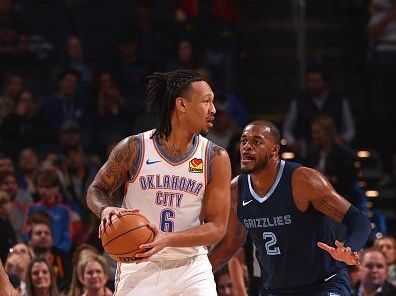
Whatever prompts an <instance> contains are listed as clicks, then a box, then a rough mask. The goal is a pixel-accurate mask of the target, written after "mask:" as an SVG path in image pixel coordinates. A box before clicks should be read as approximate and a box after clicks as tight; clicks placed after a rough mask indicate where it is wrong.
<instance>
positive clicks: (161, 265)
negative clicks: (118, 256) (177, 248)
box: [114, 255, 217, 296]
mask: <svg viewBox="0 0 396 296" xmlns="http://www.w3.org/2000/svg"><path fill="white" fill-rule="evenodd" d="M114 295H115V296H137V295H139V296H146V295H147V296H216V295H217V292H216V284H215V281H214V277H213V273H212V266H211V264H210V262H209V259H208V257H207V255H199V256H195V257H191V258H186V259H180V260H167V261H165V260H162V261H149V262H143V263H139V264H135V263H129V264H126V263H123V264H120V265H119V268H118V269H117V274H116V286H115V292H114Z"/></svg>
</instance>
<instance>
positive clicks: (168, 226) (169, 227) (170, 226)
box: [160, 209, 175, 232]
mask: <svg viewBox="0 0 396 296" xmlns="http://www.w3.org/2000/svg"><path fill="white" fill-rule="evenodd" d="M174 218H175V212H174V211H173V210H171V209H164V210H162V211H161V217H160V225H161V230H162V231H163V232H173V230H174V223H175V222H174Z"/></svg>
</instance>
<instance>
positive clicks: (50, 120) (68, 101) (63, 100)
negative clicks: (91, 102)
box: [40, 69, 85, 137]
mask: <svg viewBox="0 0 396 296" xmlns="http://www.w3.org/2000/svg"><path fill="white" fill-rule="evenodd" d="M79 79H80V74H79V73H78V72H77V71H75V70H71V69H69V70H66V71H65V72H63V73H62V74H61V76H60V79H59V81H58V90H57V92H56V93H54V94H53V95H52V96H50V97H49V98H48V99H47V101H46V102H45V103H44V104H43V106H42V107H41V110H40V115H41V116H42V117H43V118H44V119H45V121H46V123H47V124H48V125H49V127H50V128H51V130H52V132H53V136H54V137H55V135H57V134H58V132H59V130H60V128H61V126H62V124H63V123H64V122H65V121H67V120H74V121H76V122H77V123H78V124H80V126H81V125H82V124H83V122H84V104H85V100H84V98H82V97H81V96H80V95H79V94H78V92H77V86H78V82H79Z"/></svg>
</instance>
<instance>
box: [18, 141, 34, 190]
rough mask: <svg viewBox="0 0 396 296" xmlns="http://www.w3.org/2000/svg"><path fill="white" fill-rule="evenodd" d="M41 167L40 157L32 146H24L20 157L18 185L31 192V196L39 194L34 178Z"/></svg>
mask: <svg viewBox="0 0 396 296" xmlns="http://www.w3.org/2000/svg"><path fill="white" fill-rule="evenodd" d="M38 167H39V157H38V155H37V153H36V152H35V151H34V150H33V149H32V148H24V149H23V150H22V151H21V153H20V154H19V158H18V172H19V174H18V185H19V187H20V188H22V189H23V190H25V191H27V192H29V194H30V195H31V196H35V195H37V190H36V186H35V185H34V178H35V176H36V173H37V169H38Z"/></svg>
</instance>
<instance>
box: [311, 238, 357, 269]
mask: <svg viewBox="0 0 396 296" xmlns="http://www.w3.org/2000/svg"><path fill="white" fill-rule="evenodd" d="M317 245H318V247H319V248H321V249H323V250H325V251H327V252H328V253H330V255H331V257H333V258H334V259H335V260H338V261H342V262H345V263H346V264H348V265H356V266H357V267H358V268H360V261H359V254H358V252H353V251H352V250H351V248H349V247H345V246H344V244H343V243H341V242H339V241H338V240H336V241H335V247H330V246H329V245H326V244H325V243H322V242H318V244H317Z"/></svg>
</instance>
